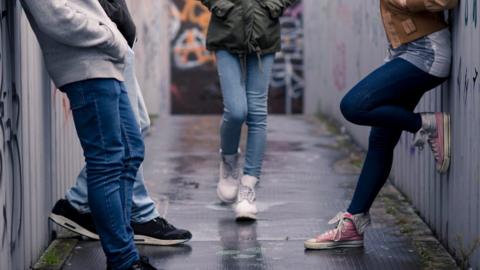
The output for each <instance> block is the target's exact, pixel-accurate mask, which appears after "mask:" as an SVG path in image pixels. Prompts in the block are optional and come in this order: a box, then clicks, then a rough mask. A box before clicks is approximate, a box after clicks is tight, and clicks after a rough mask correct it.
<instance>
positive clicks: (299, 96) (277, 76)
mask: <svg viewBox="0 0 480 270" xmlns="http://www.w3.org/2000/svg"><path fill="white" fill-rule="evenodd" d="M302 14H303V5H302V3H301V2H297V3H296V4H295V5H294V6H292V7H290V8H289V9H287V10H286V11H285V13H284V16H283V17H282V18H280V23H281V25H282V51H281V52H279V53H278V54H277V56H276V59H275V63H274V66H273V70H272V82H271V91H270V100H272V101H271V104H270V107H271V109H272V111H273V112H275V113H287V114H291V113H302V112H303V91H304V87H305V82H304V76H303V16H302ZM279 97H281V98H279Z"/></svg>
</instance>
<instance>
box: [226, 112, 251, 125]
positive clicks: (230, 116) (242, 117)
mask: <svg viewBox="0 0 480 270" xmlns="http://www.w3.org/2000/svg"><path fill="white" fill-rule="evenodd" d="M247 115H248V111H247V109H246V108H238V109H234V110H230V111H228V110H225V112H224V120H225V121H226V122H229V123H234V124H243V123H244V122H245V121H246V120H247Z"/></svg>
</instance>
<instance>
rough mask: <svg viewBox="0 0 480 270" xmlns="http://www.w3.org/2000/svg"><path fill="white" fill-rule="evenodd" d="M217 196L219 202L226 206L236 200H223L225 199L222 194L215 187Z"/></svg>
mask: <svg viewBox="0 0 480 270" xmlns="http://www.w3.org/2000/svg"><path fill="white" fill-rule="evenodd" d="M217 196H218V198H219V199H220V201H222V202H223V203H227V204H232V203H234V202H235V201H236V200H237V198H234V199H232V200H227V199H225V197H223V196H222V193H221V192H220V189H219V188H218V187H217Z"/></svg>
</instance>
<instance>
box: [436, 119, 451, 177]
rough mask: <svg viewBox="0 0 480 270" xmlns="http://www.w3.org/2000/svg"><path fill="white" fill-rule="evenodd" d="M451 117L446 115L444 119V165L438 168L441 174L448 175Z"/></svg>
mask: <svg viewBox="0 0 480 270" xmlns="http://www.w3.org/2000/svg"><path fill="white" fill-rule="evenodd" d="M450 124H451V121H450V115H445V116H444V117H443V136H444V139H443V149H444V154H443V155H444V159H443V163H442V165H441V166H440V167H439V168H437V170H438V172H439V173H446V172H447V171H448V169H449V167H450V150H451V144H450V143H451V134H450V133H451V127H450Z"/></svg>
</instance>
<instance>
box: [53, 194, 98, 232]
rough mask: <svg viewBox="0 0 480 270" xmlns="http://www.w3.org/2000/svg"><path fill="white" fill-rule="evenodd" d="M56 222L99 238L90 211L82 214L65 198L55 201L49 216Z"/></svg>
mask: <svg viewBox="0 0 480 270" xmlns="http://www.w3.org/2000/svg"><path fill="white" fill-rule="evenodd" d="M49 218H50V219H51V220H52V221H53V222H55V223H56V224H58V225H60V226H62V227H64V228H66V229H68V230H70V231H72V232H75V233H78V234H80V235H83V236H86V237H88V238H91V239H95V240H99V239H100V237H99V236H98V234H97V230H96V229H95V225H94V223H93V218H92V215H91V214H90V213H88V214H83V213H80V212H79V211H78V210H77V209H75V208H74V207H73V206H72V205H71V204H70V202H68V201H67V200H65V199H60V200H58V201H57V203H56V204H55V206H54V207H53V210H52V213H50V217H49Z"/></svg>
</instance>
